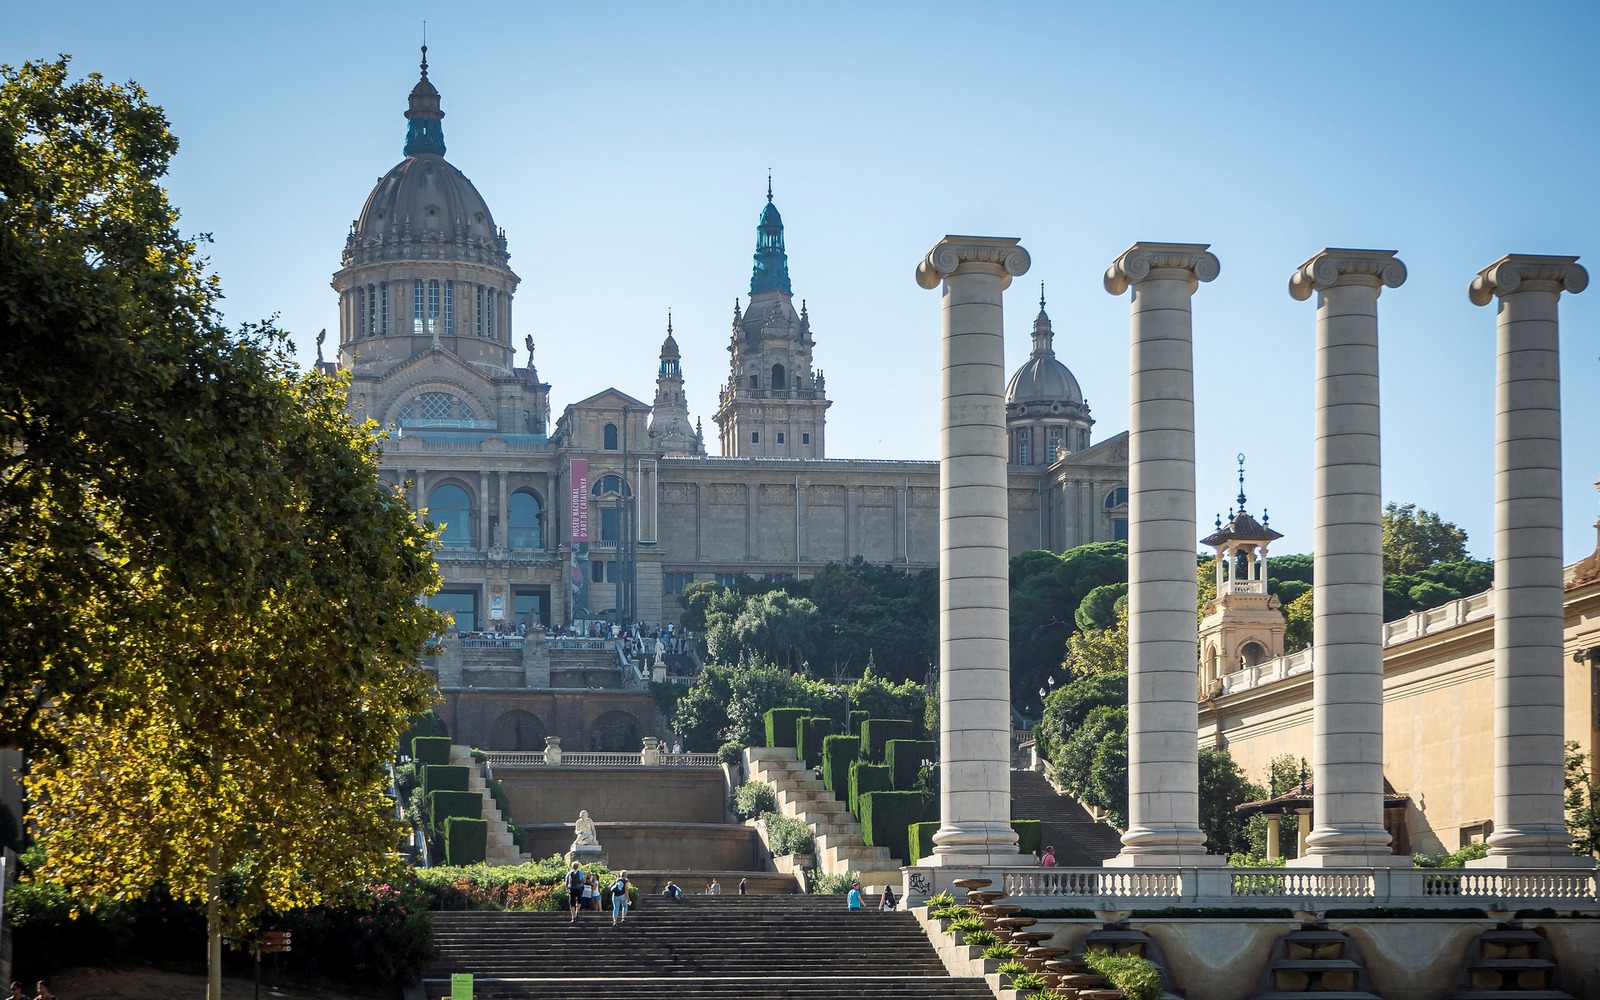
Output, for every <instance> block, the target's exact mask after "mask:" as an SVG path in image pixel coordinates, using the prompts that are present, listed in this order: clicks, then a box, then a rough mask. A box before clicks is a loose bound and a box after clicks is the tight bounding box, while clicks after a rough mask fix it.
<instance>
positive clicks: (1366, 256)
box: [1289, 247, 1406, 302]
mask: <svg viewBox="0 0 1600 1000" xmlns="http://www.w3.org/2000/svg"><path fill="white" fill-rule="evenodd" d="M1405 281H1406V266H1405V264H1404V263H1403V262H1401V260H1400V258H1398V257H1396V256H1395V251H1393V250H1351V249H1347V248H1344V247H1328V248H1327V249H1325V250H1320V251H1318V252H1317V253H1315V254H1312V256H1311V259H1310V260H1308V261H1306V262H1305V263H1304V264H1301V265H1300V266H1299V267H1297V268H1295V272H1294V273H1293V274H1291V275H1290V276H1289V295H1290V296H1291V297H1293V298H1294V299H1295V300H1296V301H1299V302H1304V301H1305V300H1306V299H1309V298H1310V297H1311V293H1312V292H1320V291H1322V290H1324V289H1327V288H1333V287H1335V286H1339V285H1365V286H1367V287H1369V288H1371V289H1373V296H1374V297H1377V295H1379V294H1380V293H1382V291H1383V289H1384V288H1385V287H1388V288H1399V287H1400V286H1401V285H1403V284H1405Z"/></svg>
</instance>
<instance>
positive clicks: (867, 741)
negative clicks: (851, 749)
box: [861, 719, 917, 764]
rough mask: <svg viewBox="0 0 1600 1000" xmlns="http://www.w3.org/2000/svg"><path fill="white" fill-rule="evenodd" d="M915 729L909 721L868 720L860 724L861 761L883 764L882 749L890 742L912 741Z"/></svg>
mask: <svg viewBox="0 0 1600 1000" xmlns="http://www.w3.org/2000/svg"><path fill="white" fill-rule="evenodd" d="M916 738H917V727H916V724H915V723H913V722H912V721H911V720H909V719H868V720H867V721H866V722H863V723H862V724H861V759H862V760H864V761H867V762H868V763H872V764H882V763H884V758H883V754H884V747H885V744H887V743H888V742H889V741H890V740H914V739H916Z"/></svg>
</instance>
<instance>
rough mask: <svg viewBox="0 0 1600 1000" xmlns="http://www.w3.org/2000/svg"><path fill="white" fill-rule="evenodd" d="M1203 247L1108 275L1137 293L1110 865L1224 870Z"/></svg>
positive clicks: (1141, 258) (1163, 249)
mask: <svg viewBox="0 0 1600 1000" xmlns="http://www.w3.org/2000/svg"><path fill="white" fill-rule="evenodd" d="M1218 270H1219V267H1218V264H1217V258H1216V257H1214V256H1212V255H1211V254H1210V253H1207V252H1206V245H1205V244H1189V243H1135V244H1134V245H1133V246H1131V247H1129V248H1128V249H1127V250H1126V251H1125V252H1124V253H1123V254H1122V256H1121V257H1118V258H1117V260H1116V262H1115V263H1113V264H1112V265H1111V269H1110V270H1108V271H1107V272H1106V276H1105V286H1106V291H1108V292H1110V293H1111V294H1113V295H1121V294H1122V293H1123V292H1125V291H1127V290H1128V288H1129V287H1132V288H1133V305H1132V320H1131V327H1132V345H1133V346H1132V355H1131V363H1130V371H1131V385H1130V387H1129V388H1130V399H1131V406H1130V412H1129V417H1128V420H1129V434H1128V484H1129V485H1128V832H1127V833H1125V834H1123V835H1122V853H1121V854H1119V855H1117V856H1116V857H1115V858H1111V859H1109V860H1107V861H1106V864H1107V865H1116V866H1123V867H1132V866H1140V865H1210V864H1217V865H1220V864H1222V863H1223V862H1224V860H1225V859H1223V858H1222V857H1220V856H1216V855H1211V854H1207V853H1206V849H1205V835H1204V834H1203V833H1201V832H1200V790H1199V785H1200V770H1199V763H1198V749H1197V748H1198V745H1199V743H1198V739H1197V738H1196V733H1197V731H1198V729H1199V726H1200V719H1199V710H1198V707H1197V706H1196V704H1195V697H1194V677H1195V673H1194V671H1195V648H1196V642H1197V639H1196V619H1195V602H1196V594H1195V591H1196V582H1195V555H1194V551H1195V549H1194V546H1195V537H1196V531H1195V528H1196V523H1195V504H1194V349H1193V336H1192V330H1191V317H1190V313H1189V298H1190V296H1192V295H1193V294H1194V290H1195V289H1196V288H1197V287H1199V283H1200V282H1202V281H1210V280H1211V279H1213V278H1215V277H1216V276H1217V272H1218Z"/></svg>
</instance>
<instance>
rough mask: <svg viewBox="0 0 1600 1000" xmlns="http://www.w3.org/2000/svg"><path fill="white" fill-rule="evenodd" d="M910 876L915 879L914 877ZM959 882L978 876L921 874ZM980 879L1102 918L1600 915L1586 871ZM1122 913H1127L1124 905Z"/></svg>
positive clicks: (1020, 897)
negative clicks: (1265, 907)
mask: <svg viewBox="0 0 1600 1000" xmlns="http://www.w3.org/2000/svg"><path fill="white" fill-rule="evenodd" d="M908 871H913V870H911V869H908ZM914 871H915V872H916V873H918V874H921V873H924V872H926V873H928V875H927V876H926V877H925V880H924V884H927V885H930V886H931V885H933V883H935V882H937V881H939V880H940V876H939V875H938V874H936V873H938V872H941V871H945V872H949V873H950V874H949V875H948V876H946V877H949V878H960V877H967V876H971V875H973V874H975V872H974V870H973V869H943V870H941V869H918V870H914ZM982 875H983V877H986V878H992V879H994V881H995V883H996V884H997V885H999V886H1003V887H1004V888H1005V890H1006V893H1007V894H1008V901H1009V902H1023V901H1025V900H1027V899H1030V898H1037V899H1039V900H1040V901H1041V902H1043V901H1046V900H1051V899H1056V900H1059V899H1061V898H1063V897H1065V898H1077V899H1081V900H1083V905H1085V906H1087V907H1089V908H1099V909H1119V908H1122V909H1126V908H1129V907H1133V906H1135V904H1136V908H1138V909H1152V908H1164V907H1168V906H1176V907H1229V906H1261V905H1262V904H1263V903H1264V902H1266V901H1277V902H1278V903H1279V904H1280V905H1284V906H1290V907H1294V908H1297V909H1306V910H1311V909H1315V910H1326V909H1330V908H1335V909H1336V908H1341V907H1361V908H1365V907H1379V906H1395V907H1400V906H1403V907H1425V908H1439V909H1446V908H1454V907H1461V906H1476V907H1479V908H1483V909H1524V908H1539V907H1553V908H1556V909H1561V910H1582V911H1585V912H1600V895H1597V888H1596V873H1595V870H1594V869H1592V868H1587V869H1584V868H1580V869H1524V870H1517V869H1511V870H1491V869H1467V868H1458V869H1438V868H1318V869H1295V868H1228V867H1217V868H1147V869H1138V868H1132V869H1125V868H1052V869H1042V868H1021V869H1018V868H996V869H982ZM1123 904H1127V905H1126V906H1125V905H1123Z"/></svg>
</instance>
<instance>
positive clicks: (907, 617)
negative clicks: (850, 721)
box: [810, 556, 939, 732]
mask: <svg viewBox="0 0 1600 1000" xmlns="http://www.w3.org/2000/svg"><path fill="white" fill-rule="evenodd" d="M810 596H811V600H812V601H813V602H815V603H816V606H817V611H818V614H819V616H820V618H821V623H822V628H821V630H820V635H819V636H818V642H817V649H816V656H815V659H814V660H813V662H814V663H820V664H828V665H830V666H833V667H837V668H839V669H841V670H843V671H844V672H845V673H850V674H853V673H857V672H858V671H859V672H864V671H865V668H866V664H867V662H868V660H869V658H870V659H871V660H872V661H874V662H875V664H876V672H877V673H878V674H879V675H880V676H882V677H885V678H889V679H891V680H899V681H905V680H912V681H920V680H921V679H922V677H923V675H924V674H925V673H926V672H927V670H928V666H929V664H930V663H932V662H933V660H934V658H935V655H936V651H937V649H938V642H939V627H938V622H939V574H938V573H937V572H936V571H932V570H930V571H926V572H922V573H905V572H903V571H901V570H898V569H895V568H894V567H892V566H875V565H873V564H871V563H868V562H866V561H865V560H863V559H862V558H861V557H860V556H857V557H856V558H855V559H853V560H851V561H850V562H848V563H829V564H828V565H826V566H824V567H823V568H822V569H820V570H818V571H817V575H816V576H814V577H812V579H811V581H810ZM862 704H865V703H864V702H863V703H862ZM872 711H873V712H874V714H875V715H885V716H889V717H896V718H898V717H900V716H901V715H902V714H903V713H901V712H889V711H885V710H883V709H881V708H879V707H874V708H873V709H872ZM856 731H857V730H855V729H852V730H851V732H856Z"/></svg>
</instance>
